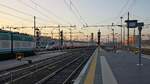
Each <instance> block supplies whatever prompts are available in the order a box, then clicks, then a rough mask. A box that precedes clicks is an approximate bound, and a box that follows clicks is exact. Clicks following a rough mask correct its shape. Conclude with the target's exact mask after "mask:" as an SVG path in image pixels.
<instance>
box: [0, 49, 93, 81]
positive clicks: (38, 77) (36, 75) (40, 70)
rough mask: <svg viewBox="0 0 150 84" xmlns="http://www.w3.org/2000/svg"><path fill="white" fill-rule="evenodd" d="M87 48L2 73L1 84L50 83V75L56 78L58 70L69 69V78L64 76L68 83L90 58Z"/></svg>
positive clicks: (0, 76)
mask: <svg viewBox="0 0 150 84" xmlns="http://www.w3.org/2000/svg"><path fill="white" fill-rule="evenodd" d="M86 50H87V49H85V50H83V49H76V50H72V51H71V52H70V53H67V54H63V55H62V56H56V57H53V58H51V59H47V60H45V61H42V62H39V63H36V64H33V65H31V66H28V67H24V68H20V69H16V70H12V71H10V72H7V73H5V74H2V75H0V84H35V83H37V84H42V83H43V82H44V83H43V84H45V83H47V84H49V81H50V80H48V79H49V75H53V76H52V78H54V77H56V75H57V74H58V72H59V73H60V72H62V71H63V70H64V71H66V72H67V71H68V70H69V71H68V72H70V73H68V75H66V76H65V77H67V78H64V77H63V79H64V83H67V82H68V80H70V79H71V78H72V76H71V74H72V75H73V73H75V72H77V71H78V69H80V67H81V66H82V65H83V64H84V63H85V62H86V60H87V59H88V58H89V55H88V53H85V51H86ZM83 52H84V53H83ZM91 53H92V52H91ZM68 66H69V67H68ZM79 66H80V67H79ZM69 68H70V69H69ZM72 70H73V71H72ZM75 70H76V71H75ZM56 73H57V74H56ZM68 77H69V78H68ZM46 78H48V79H46ZM50 78H51V77H50ZM45 79H46V80H45ZM56 79H57V78H56ZM41 81H42V82H41ZM55 82H56V81H55ZM50 84H53V83H50ZM54 84H56V83H54Z"/></svg>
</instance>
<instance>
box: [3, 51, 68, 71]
mask: <svg viewBox="0 0 150 84" xmlns="http://www.w3.org/2000/svg"><path fill="white" fill-rule="evenodd" d="M64 53H66V52H61V51H57V52H45V53H44V52H43V53H38V54H37V55H35V56H30V57H24V58H23V59H22V60H21V61H19V60H16V59H10V60H5V61H0V71H5V70H8V69H11V68H15V67H18V66H21V65H25V64H28V61H26V60H32V62H37V61H41V60H44V59H48V58H50V57H54V56H58V55H61V54H64Z"/></svg>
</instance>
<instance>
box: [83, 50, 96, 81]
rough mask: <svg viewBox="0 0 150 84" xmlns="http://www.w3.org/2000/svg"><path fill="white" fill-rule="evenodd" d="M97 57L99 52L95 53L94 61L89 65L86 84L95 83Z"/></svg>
mask: <svg viewBox="0 0 150 84" xmlns="http://www.w3.org/2000/svg"><path fill="white" fill-rule="evenodd" d="M96 57H97V52H96V53H95V55H94V58H93V60H92V63H91V65H90V67H89V71H88V73H87V76H86V78H85V80H84V84H94V78H95V70H96Z"/></svg>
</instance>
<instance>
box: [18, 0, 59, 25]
mask: <svg viewBox="0 0 150 84" xmlns="http://www.w3.org/2000/svg"><path fill="white" fill-rule="evenodd" d="M17 1H18V2H20V3H21V4H23V5H25V6H26V7H28V8H31V9H32V10H34V11H36V12H37V13H39V14H40V15H42V16H44V17H45V18H46V19H48V18H49V19H50V17H49V16H48V15H47V14H45V13H43V12H41V11H40V10H38V9H36V8H34V7H32V6H31V5H29V4H27V3H25V2H24V1H22V0H17ZM49 19H48V20H49ZM54 22H55V23H56V24H60V23H59V22H57V21H54Z"/></svg>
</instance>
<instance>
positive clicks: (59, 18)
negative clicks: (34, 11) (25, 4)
mask: <svg viewBox="0 0 150 84" xmlns="http://www.w3.org/2000/svg"><path fill="white" fill-rule="evenodd" d="M30 1H31V2H32V3H33V4H35V5H36V6H38V7H39V8H41V9H42V10H43V11H45V12H47V13H48V14H51V15H53V16H54V17H55V18H57V19H58V20H62V21H63V22H65V23H67V24H71V23H70V22H68V21H65V20H64V19H63V18H61V17H59V16H57V15H56V14H55V13H53V12H52V11H51V10H49V9H47V8H45V7H43V6H41V5H39V4H38V3H37V2H35V1H33V0H30Z"/></svg>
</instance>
